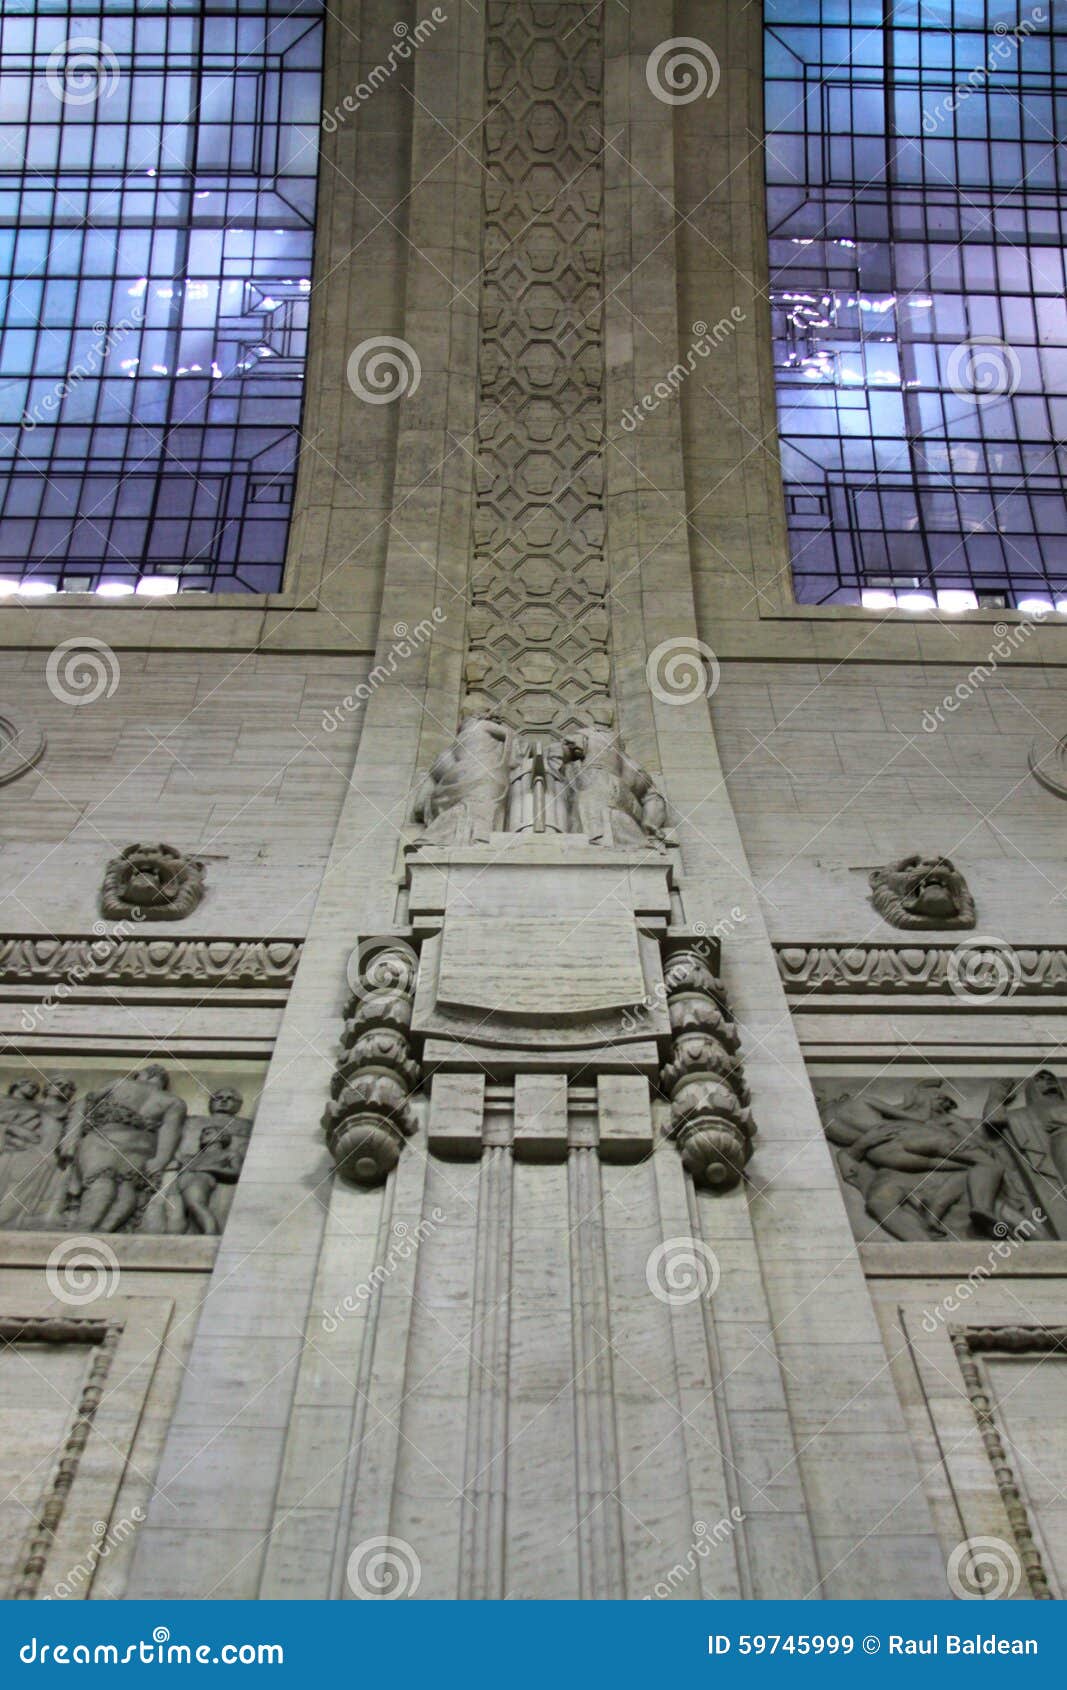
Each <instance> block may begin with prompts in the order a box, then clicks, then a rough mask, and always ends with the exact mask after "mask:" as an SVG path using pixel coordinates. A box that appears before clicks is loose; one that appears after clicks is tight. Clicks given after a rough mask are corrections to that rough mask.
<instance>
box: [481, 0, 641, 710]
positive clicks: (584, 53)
mask: <svg viewBox="0 0 1067 1690" xmlns="http://www.w3.org/2000/svg"><path fill="white" fill-rule="evenodd" d="M486 46H487V54H486V57H487V67H488V68H487V81H488V90H487V93H488V108H489V116H488V119H487V122H486V125H485V141H484V162H485V166H486V171H487V175H486V178H485V190H484V202H483V211H484V219H485V271H484V279H483V284H482V319H481V348H480V355H479V373H480V404H479V425H478V439H477V461H478V468H477V495H476V506H475V531H474V562H473V567H472V577H471V615H470V623H469V632H468V648H467V668H466V684H467V692H468V697H469V701H470V702H471V703H472V704H473V705H482V706H495V707H496V708H498V709H499V710H501V711H502V712H503V713H504V714H505V715H506V716H507V717H508V719H509V720H511V721H512V722H513V723H514V724H515V725H516V726H520V725H521V726H525V727H530V728H546V729H547V728H556V729H559V728H564V727H568V726H571V725H573V724H575V723H577V722H578V721H580V720H581V719H582V718H583V717H589V716H592V717H593V719H594V720H596V721H598V722H602V723H605V724H608V723H610V722H611V721H612V718H613V710H612V704H611V694H610V681H611V677H610V663H609V650H608V648H609V618H608V612H607V608H606V593H607V568H606V564H605V560H604V456H603V443H604V388H603V361H604V353H603V227H602V202H603V167H602V147H603V141H602V136H601V83H602V66H603V45H602V19H601V8H600V7H599V6H593V7H590V8H585V7H581V6H576V5H538V4H527V3H521V4H519V3H515V0H507V3H502V0H490V4H489V9H488V25H487V43H486Z"/></svg>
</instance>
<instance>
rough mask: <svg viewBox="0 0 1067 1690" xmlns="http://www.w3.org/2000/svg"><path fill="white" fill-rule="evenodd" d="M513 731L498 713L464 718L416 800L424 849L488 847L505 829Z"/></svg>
mask: <svg viewBox="0 0 1067 1690" xmlns="http://www.w3.org/2000/svg"><path fill="white" fill-rule="evenodd" d="M511 754H512V732H511V729H510V728H509V727H507V726H506V724H505V723H504V722H502V721H501V719H500V717H499V716H497V715H495V714H494V715H484V716H483V715H477V714H471V715H467V716H464V718H463V720H462V721H461V722H460V726H459V732H458V734H457V735H456V738H455V741H454V742H453V744H452V745H450V746H449V748H448V750H447V751H442V753H441V755H440V756H439V757H438V758H436V759H435V761H434V763H433V764H432V766H431V768H430V771H429V773H428V775H427V776H426V778H425V780H424V781H423V783H422V786H421V787H420V789H419V792H418V794H417V796H416V799H415V805H414V810H413V815H414V819H415V820H416V821H417V822H422V824H423V827H424V832H423V833H421V834H420V836H419V843H420V844H424V845H483V844H487V843H488V841H489V837H490V835H491V834H493V833H499V832H501V831H502V829H503V827H504V820H505V813H506V810H507V799H508V784H509V779H510V771H511Z"/></svg>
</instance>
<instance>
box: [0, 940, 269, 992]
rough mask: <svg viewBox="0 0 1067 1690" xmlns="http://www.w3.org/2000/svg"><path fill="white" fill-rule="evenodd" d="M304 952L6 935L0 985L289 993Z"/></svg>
mask: <svg viewBox="0 0 1067 1690" xmlns="http://www.w3.org/2000/svg"><path fill="white" fill-rule="evenodd" d="M301 945H302V941H301V940H300V939H169V938H168V939H163V938H147V937H145V938H140V937H137V938H128V939H127V938H120V937H116V936H115V935H114V934H107V935H106V936H102V935H89V934H85V935H77V936H70V937H65V938H64V937H60V938H53V937H48V938H35V937H25V936H23V935H21V934H9V935H0V984H2V985H19V986H43V987H48V986H58V985H62V984H67V985H69V986H71V987H75V986H227V987H231V986H233V987H245V986H276V987H277V986H280V987H288V986H290V985H291V984H292V980H293V976H294V974H295V973H296V965H297V963H298V962H299V961H300V950H301Z"/></svg>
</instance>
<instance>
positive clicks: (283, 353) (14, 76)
mask: <svg viewBox="0 0 1067 1690" xmlns="http://www.w3.org/2000/svg"><path fill="white" fill-rule="evenodd" d="M322 13H323V6H322V4H321V0H97V3H96V4H95V5H94V4H93V0H88V5H87V4H86V0H75V3H72V4H63V3H59V4H57V0H0V55H2V58H0V68H2V75H0V336H2V338H0V577H6V578H7V579H8V580H12V579H13V580H23V581H27V582H32V583H34V584H35V585H34V588H33V589H31V590H37V591H42V592H45V591H48V590H49V589H50V588H59V589H61V590H65V591H86V590H97V591H101V592H103V593H114V594H120V593H123V592H129V591H132V590H133V589H134V588H135V587H137V588H138V589H139V590H141V591H145V590H147V591H158V592H166V591H171V590H174V587H175V586H176V585H177V586H180V587H181V589H183V590H185V589H198V590H201V591H204V590H207V591H219V592H235V591H236V592H239V591H247V592H269V591H276V590H277V589H278V587H279V585H280V582H281V574H282V566H283V560H284V555H285V544H286V536H287V532H288V524H289V511H290V506H291V501H292V495H293V482H294V477H295V472H296V458H297V450H298V443H299V425H300V412H301V399H302V391H303V376H304V362H305V353H306V338H307V316H308V305H309V295H310V291H311V254H312V233H313V224H314V215H315V186H316V173H317V168H318V143H319V133H320V128H319V124H320V108H321V62H322Z"/></svg>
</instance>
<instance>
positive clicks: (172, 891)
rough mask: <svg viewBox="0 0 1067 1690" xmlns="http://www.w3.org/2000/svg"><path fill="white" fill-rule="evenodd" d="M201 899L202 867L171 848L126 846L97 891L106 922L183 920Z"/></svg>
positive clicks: (139, 845)
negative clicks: (99, 890) (98, 891)
mask: <svg viewBox="0 0 1067 1690" xmlns="http://www.w3.org/2000/svg"><path fill="white" fill-rule="evenodd" d="M203 896H204V865H203V863H201V862H198V861H197V859H196V858H195V857H190V856H187V855H186V853H185V852H184V851H179V850H178V849H177V847H176V846H174V845H162V844H159V845H144V844H137V845H127V846H126V849H125V850H124V851H123V852H122V853H121V854H120V855H119V856H117V857H113V858H112V859H111V861H110V862H109V863H108V865H107V869H106V870H105V873H104V884H103V887H102V888H101V892H100V910H101V914H102V915H104V916H105V917H106V919H107V920H108V921H184V919H185V917H186V916H188V915H192V913H193V911H194V910H195V909H196V907H197V905H198V904H199V902H200V900H201V899H202V897H203Z"/></svg>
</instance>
